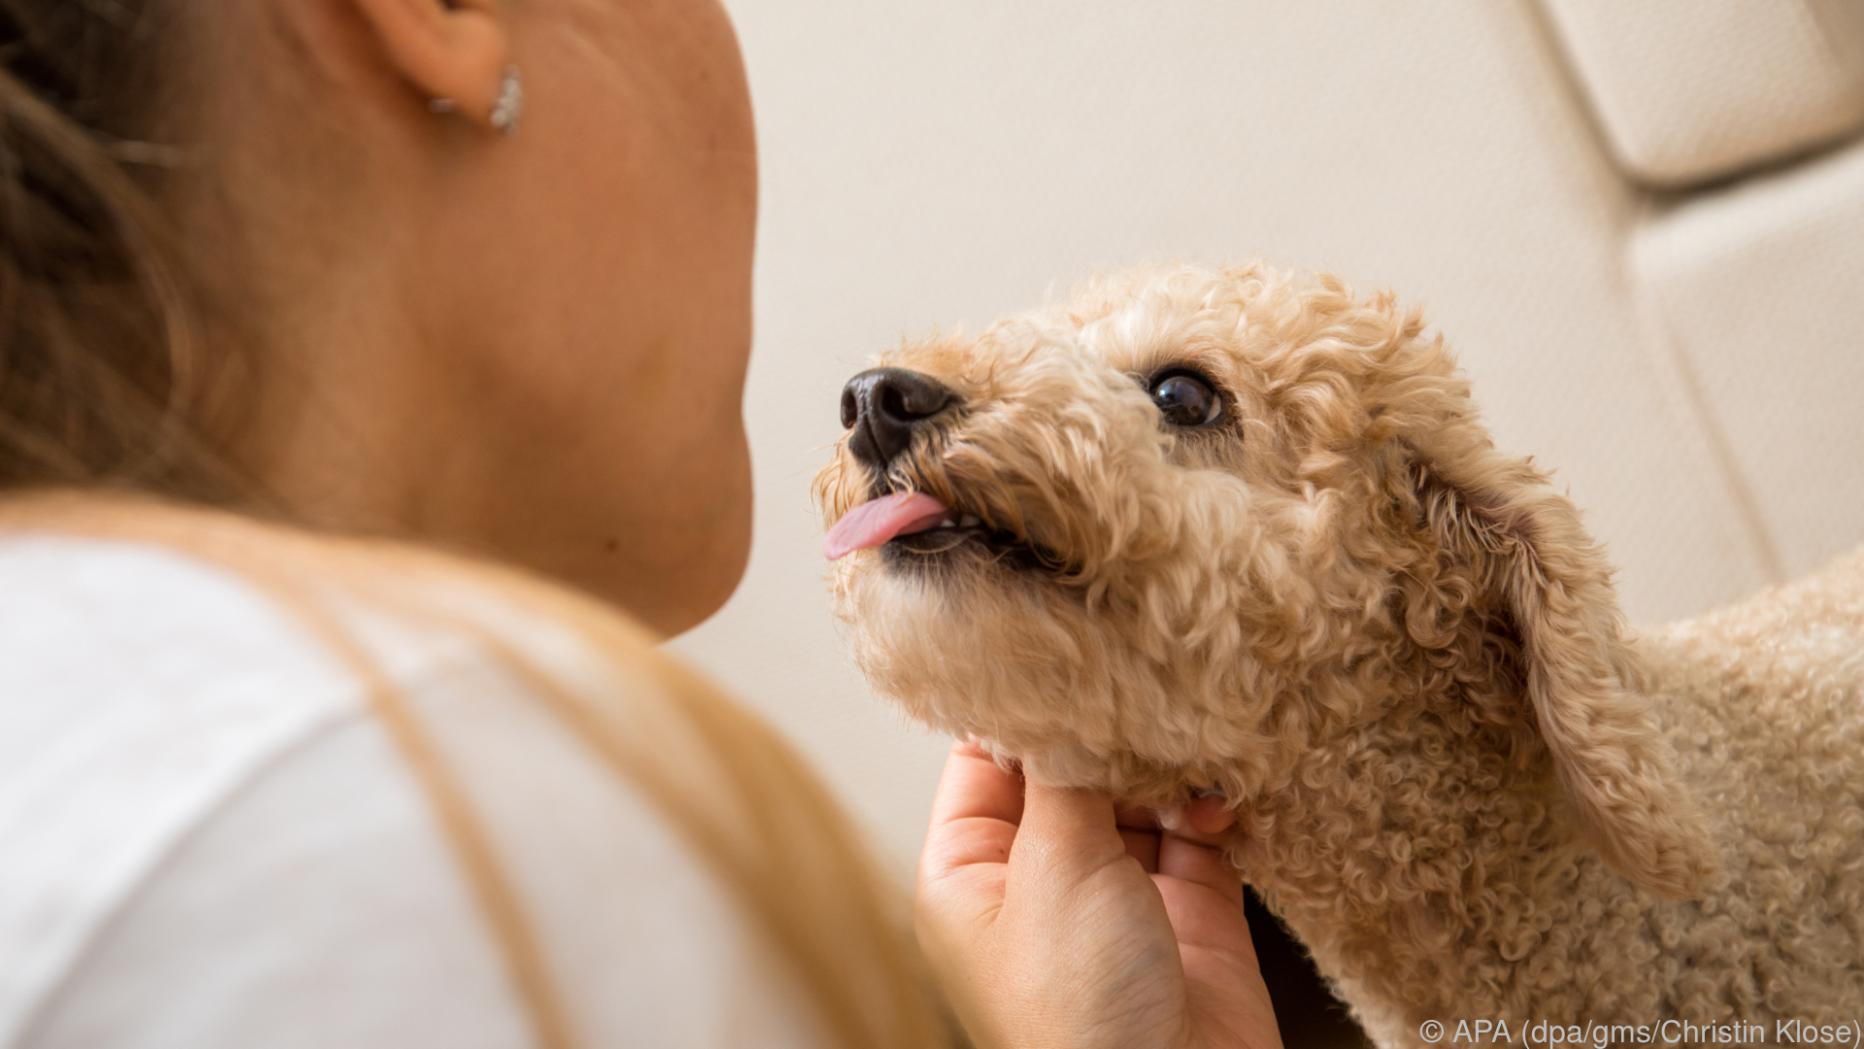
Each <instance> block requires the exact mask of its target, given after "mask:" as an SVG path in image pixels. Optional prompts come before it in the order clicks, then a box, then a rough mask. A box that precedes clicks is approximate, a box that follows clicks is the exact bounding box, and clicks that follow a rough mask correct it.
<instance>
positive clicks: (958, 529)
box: [822, 491, 1062, 570]
mask: <svg viewBox="0 0 1864 1049" xmlns="http://www.w3.org/2000/svg"><path fill="white" fill-rule="evenodd" d="M873 549H877V550H879V551H880V554H881V556H882V557H883V558H886V559H887V560H888V561H893V562H907V563H926V564H930V563H935V562H938V561H941V560H944V559H948V558H952V557H957V556H963V555H966V554H976V555H982V556H984V557H985V558H987V559H989V560H991V561H996V562H1000V563H1004V564H1008V565H1011V566H1013V567H1018V568H1032V569H1033V568H1044V569H1051V570H1053V569H1057V568H1059V567H1060V566H1061V564H1062V562H1061V560H1060V559H1059V558H1058V557H1056V556H1055V555H1054V554H1053V553H1051V552H1049V551H1048V550H1046V549H1044V548H1043V547H1041V546H1039V545H1037V544H1036V543H1033V542H1031V541H1030V540H1029V539H1028V538H1027V537H1025V536H1023V535H1021V534H1020V533H1018V532H1016V531H1014V530H1011V529H1008V528H1002V527H998V526H996V525H993V524H992V523H991V522H989V521H987V520H985V519H984V517H983V516H981V515H979V514H977V513H973V512H971V511H970V510H967V509H964V508H962V507H959V506H947V505H946V504H945V503H944V502H941V501H940V500H938V499H936V498H934V497H932V496H930V495H927V494H925V493H924V492H915V491H898V492H889V493H885V494H880V495H877V496H875V497H874V498H872V499H869V500H868V501H867V502H865V503H862V504H860V505H859V506H856V507H854V508H853V509H851V510H849V511H848V512H847V513H846V514H843V515H842V517H841V520H839V521H836V522H835V526H834V527H833V528H831V529H830V530H829V533H828V537H827V538H826V539H825V540H824V541H823V544H822V552H823V553H824V554H826V555H827V556H828V559H829V560H831V561H834V560H839V559H840V558H842V557H846V556H847V555H849V554H851V553H854V552H855V551H857V550H873Z"/></svg>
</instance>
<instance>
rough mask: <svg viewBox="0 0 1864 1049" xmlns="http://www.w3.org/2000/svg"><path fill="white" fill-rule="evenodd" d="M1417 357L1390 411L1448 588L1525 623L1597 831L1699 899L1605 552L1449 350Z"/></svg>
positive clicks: (1533, 663)
mask: <svg viewBox="0 0 1864 1049" xmlns="http://www.w3.org/2000/svg"><path fill="white" fill-rule="evenodd" d="M1415 352H1417V353H1419V355H1420V357H1421V359H1416V360H1414V361H1413V362H1412V363H1413V364H1416V365H1421V366H1422V367H1419V368H1416V369H1415V370H1413V369H1404V370H1405V371H1407V372H1408V374H1405V375H1402V376H1396V377H1395V378H1396V379H1397V382H1396V383H1395V384H1394V385H1393V386H1392V387H1390V388H1389V389H1388V390H1387V391H1386V392H1387V393H1389V394H1391V395H1393V396H1392V399H1390V400H1387V401H1386V402H1385V404H1384V405H1382V406H1381V411H1380V412H1379V413H1378V414H1379V415H1380V416H1381V417H1382V418H1380V419H1379V422H1380V423H1381V424H1383V425H1384V426H1388V427H1391V429H1388V430H1387V431H1386V434H1387V436H1389V437H1390V438H1391V439H1392V441H1393V443H1394V444H1395V445H1396V446H1397V447H1398V448H1401V449H1402V452H1401V454H1399V455H1398V456H1396V457H1395V459H1396V461H1394V462H1393V464H1392V465H1393V466H1394V467H1395V468H1396V469H1395V471H1394V472H1396V473H1400V474H1402V475H1403V476H1402V477H1394V478H1391V479H1390V480H1391V481H1392V482H1394V486H1395V487H1402V488H1403V489H1405V491H1404V492H1403V493H1402V494H1403V496H1405V499H1404V501H1405V502H1409V503H1410V504H1411V507H1412V509H1413V511H1414V512H1415V513H1416V514H1418V515H1420V516H1421V518H1422V524H1423V527H1424V528H1425V529H1426V530H1427V532H1428V533H1429V536H1430V539H1431V541H1432V543H1433V545H1435V546H1436V548H1437V550H1438V552H1439V558H1440V559H1439V567H1440V568H1441V570H1442V573H1443V576H1444V578H1442V579H1440V580H1439V586H1440V589H1444V590H1445V592H1454V593H1456V594H1457V595H1458V603H1467V604H1469V605H1472V606H1485V607H1487V608H1489V609H1492V612H1493V614H1495V615H1497V616H1498V617H1499V618H1498V620H1497V621H1498V622H1502V621H1505V622H1507V623H1508V624H1510V625H1511V626H1512V628H1513V632H1514V634H1515V635H1516V637H1515V638H1514V640H1515V641H1516V642H1517V643H1518V646H1519V651H1520V654H1521V660H1522V663H1523V666H1522V667H1521V668H1520V672H1521V678H1522V681H1523V684H1524V685H1525V689H1526V693H1527V697H1528V701H1529V703H1530V705H1531V707H1532V719H1533V722H1534V725H1535V727H1536V729H1537V730H1538V736H1539V737H1540V740H1541V742H1542V743H1543V744H1544V746H1545V747H1546V749H1547V751H1548V752H1549V754H1550V755H1551V758H1552V763H1553V767H1554V769H1555V770H1556V772H1557V775H1558V777H1559V780H1560V784H1561V787H1562V789H1563V792H1564V793H1565V795H1566V797H1567V799H1568V800H1569V801H1570V803H1571V806H1572V809H1573V812H1574V813H1575V815H1576V816H1577V819H1578V822H1579V825H1580V827H1581V829H1582V831H1583V832H1584V834H1585V836H1586V838H1587V839H1588V840H1589V841H1590V842H1591V844H1593V846H1594V847H1596V848H1597V849H1598V850H1599V852H1600V853H1601V855H1602V856H1603V857H1604V858H1605V860H1606V861H1607V862H1608V863H1610V864H1611V865H1612V866H1613V867H1614V868H1615V869H1616V870H1618V871H1619V872H1620V873H1621V874H1623V875H1625V876H1626V877H1628V878H1630V879H1631V880H1633V881H1635V882H1637V883H1639V884H1641V885H1644V886H1647V887H1649V888H1651V889H1654V890H1656V891H1659V892H1662V893H1665V894H1667V895H1672V896H1687V895H1690V894H1692V893H1693V892H1694V891H1695V890H1696V889H1697V888H1698V887H1699V885H1700V883H1701V881H1702V879H1703V878H1704V877H1705V876H1706V875H1707V874H1708V873H1709V871H1710V870H1711V869H1712V868H1713V864H1714V854H1713V851H1712V846H1711V844H1710V841H1709V838H1708V835H1707V829H1706V826H1705V824H1704V821H1703V820H1702V817H1701V814H1700V812H1699V810H1698V809H1697V808H1696V806H1695V804H1694V802H1693V800H1692V799H1691V798H1690V797H1689V796H1688V795H1687V793H1686V792H1685V791H1684V790H1683V788H1682V783H1681V781H1680V779H1679V778H1678V777H1676V775H1675V774H1674V772H1673V771H1672V764H1673V757H1672V754H1671V752H1670V749H1669V747H1668V745H1667V744H1666V743H1665V741H1664V740H1663V739H1662V737H1661V736H1660V735H1659V733H1658V732H1657V730H1656V728H1655V726H1654V725H1653V724H1652V722H1651V717H1650V714H1651V711H1650V708H1649V701H1648V699H1647V698H1646V697H1645V696H1644V695H1643V694H1642V693H1641V691H1640V689H1641V685H1640V681H1639V678H1640V674H1639V673H1638V669H1637V666H1636V662H1635V659H1634V657H1633V654H1632V653H1631V651H1630V650H1629V648H1628V646H1627V644H1626V641H1625V639H1624V636H1623V633H1624V628H1623V623H1622V618H1621V615H1620V612H1619V608H1618V603H1617V598H1616V596H1615V595H1614V593H1613V590H1612V584H1611V570H1610V567H1609V565H1608V564H1607V562H1606V560H1605V557H1604V555H1603V553H1602V551H1601V550H1600V549H1599V547H1598V545H1597V544H1596V543H1594V542H1593V541H1592V539H1591V537H1590V536H1588V535H1587V534H1586V531H1585V529H1584V528H1583V527H1582V526H1581V524H1580V521H1579V513H1578V510H1577V509H1576V508H1575V507H1574V506H1573V504H1572V502H1571V501H1570V500H1569V499H1567V498H1566V497H1565V496H1564V495H1563V494H1561V493H1560V492H1558V491H1557V490H1555V489H1554V487H1553V486H1552V485H1551V484H1550V483H1549V482H1548V480H1547V478H1546V476H1545V475H1543V474H1542V473H1541V472H1540V471H1539V470H1537V469H1536V468H1535V467H1534V466H1533V465H1532V463H1530V462H1528V461H1527V460H1523V459H1517V458H1511V457H1508V456H1505V455H1503V454H1501V453H1500V452H1498V451H1496V450H1495V448H1494V445H1493V442H1492V441H1491V439H1490V437H1489V435H1488V432H1487V430H1486V429H1485V428H1484V427H1483V426H1482V425H1481V423H1480V422H1479V420H1478V419H1477V418H1476V413H1475V409H1474V406H1473V403H1472V401H1471V400H1470V398H1469V395H1468V387H1467V384H1466V383H1465V382H1464V381H1463V380H1462V379H1461V378H1460V377H1458V376H1456V375H1455V374H1454V372H1453V371H1452V368H1453V365H1452V364H1451V363H1450V361H1449V358H1448V355H1447V354H1445V353H1444V352H1443V351H1442V348H1441V346H1440V345H1437V346H1429V347H1422V348H1419V349H1417V350H1416V351H1415Z"/></svg>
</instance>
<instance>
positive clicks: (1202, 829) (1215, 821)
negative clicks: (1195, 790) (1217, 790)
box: [1184, 794, 1236, 840]
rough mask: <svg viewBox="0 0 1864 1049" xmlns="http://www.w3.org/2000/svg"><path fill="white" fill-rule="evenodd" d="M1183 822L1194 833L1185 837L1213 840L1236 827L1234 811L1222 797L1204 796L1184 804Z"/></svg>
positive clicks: (1215, 795) (1216, 795) (1218, 795)
mask: <svg viewBox="0 0 1864 1049" xmlns="http://www.w3.org/2000/svg"><path fill="white" fill-rule="evenodd" d="M1184 822H1185V826H1186V827H1187V828H1188V829H1189V830H1191V831H1193V832H1195V833H1194V834H1192V835H1187V836H1190V837H1202V838H1205V839H1207V840H1208V839H1214V838H1216V837H1217V836H1218V835H1221V834H1223V833H1224V832H1225V831H1227V830H1229V829H1230V828H1231V827H1234V826H1236V811H1235V810H1234V809H1232V808H1230V804H1229V802H1228V801H1226V800H1225V799H1224V798H1223V796H1222V795H1220V794H1206V795H1203V796H1202V797H1196V798H1192V799H1191V800H1190V801H1188V802H1186V803H1185V806H1184Z"/></svg>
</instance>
